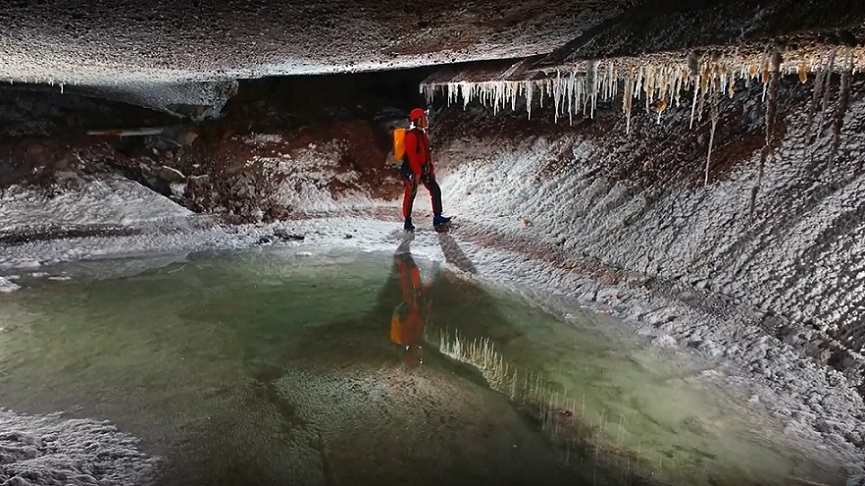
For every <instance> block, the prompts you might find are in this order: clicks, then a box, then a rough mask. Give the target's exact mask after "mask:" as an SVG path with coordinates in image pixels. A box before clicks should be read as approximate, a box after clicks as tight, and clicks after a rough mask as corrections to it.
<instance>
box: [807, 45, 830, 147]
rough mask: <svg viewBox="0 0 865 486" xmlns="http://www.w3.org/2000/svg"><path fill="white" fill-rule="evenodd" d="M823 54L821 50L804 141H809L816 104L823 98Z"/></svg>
mask: <svg viewBox="0 0 865 486" xmlns="http://www.w3.org/2000/svg"><path fill="white" fill-rule="evenodd" d="M823 55H824V52H823V50H822V49H821V51H820V60H819V62H818V64H817V77H816V78H815V79H814V93H813V95H812V96H811V104H810V105H809V106H808V125H807V127H806V128H805V140H806V141H808V142H810V141H811V130H812V128H813V126H814V115H815V114H816V112H817V103H818V102H819V101H820V99H821V98H822V97H823V85H824V83H825V79H826V70H825V66H824V65H823V62H824V58H823Z"/></svg>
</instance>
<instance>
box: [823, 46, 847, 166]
mask: <svg viewBox="0 0 865 486" xmlns="http://www.w3.org/2000/svg"><path fill="white" fill-rule="evenodd" d="M852 77H853V49H851V48H849V47H848V48H847V55H846V59H845V62H844V71H842V72H841V85H840V87H839V88H838V89H839V93H840V94H839V99H838V108H837V109H836V110H835V120H834V122H833V123H832V150H831V152H830V153H829V161H828V163H827V165H828V167H827V169H826V170H827V172H828V171H831V170H832V164H833V163H834V161H835V155H836V154H837V153H838V147H839V146H840V145H841V129H842V128H843V127H844V115H846V114H847V106H848V105H849V104H850V87H851V85H852V80H851V78H852Z"/></svg>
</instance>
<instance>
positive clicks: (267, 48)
mask: <svg viewBox="0 0 865 486" xmlns="http://www.w3.org/2000/svg"><path fill="white" fill-rule="evenodd" d="M863 24H865V2H862V1H861V0H774V1H770V2H767V1H760V0H729V1H725V0H603V1H600V0H572V1H560V2H555V1H548V0H527V1H522V2H513V1H510V0H481V1H458V2H457V1H452V0H446V1H436V2H406V1H402V0H400V1H394V0H306V1H299V0H289V1H285V0H247V1H237V0H226V1H222V2H208V1H201V0H170V1H169V0H159V1H154V2H138V1H131V0H102V1H89V0H72V1H68V0H67V1H60V0H19V1H10V2H7V3H6V5H5V6H4V9H3V10H2V11H0V80H4V81H7V82H27V83H41V84H49V85H55V86H57V89H72V90H78V91H79V92H82V93H85V94H87V93H90V94H96V95H99V96H103V97H106V98H115V99H121V100H124V101H129V102H133V103H136V104H140V105H144V106H149V107H154V108H161V109H165V108H166V107H170V106H179V105H199V106H200V105H210V106H214V107H216V108H217V109H218V108H219V107H220V106H221V103H224V101H225V100H226V99H227V98H228V97H229V96H230V95H231V94H232V90H233V85H232V82H233V80H235V79H240V78H256V77H262V76H268V75H292V74H319V73H331V72H352V71H364V70H380V69H397V68H408V67H416V66H428V65H440V64H451V63H461V62H468V61H483V60H494V59H515V58H516V59H519V58H526V57H532V56H536V61H537V62H536V63H535V64H534V65H533V67H535V68H541V67H546V68H550V67H556V66H559V65H563V64H567V63H569V62H573V61H574V60H577V59H586V58H603V57H607V56H642V55H645V54H647V53H657V52H668V53H673V54H672V55H675V56H680V57H683V56H685V55H687V52H688V51H689V50H691V49H695V48H701V47H713V48H717V47H718V46H720V47H721V48H730V47H732V46H738V45H749V44H751V45H753V44H760V43H766V42H768V41H772V40H777V39H781V40H783V41H784V42H794V43H796V42H798V43H802V42H806V43H807V42H815V41H826V40H827V39H828V40H829V41H831V42H833V43H840V44H845V43H846V44H855V43H857V42H859V41H861V40H862V38H863V36H862V31H863V29H862V26H863Z"/></svg>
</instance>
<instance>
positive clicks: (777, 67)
mask: <svg viewBox="0 0 865 486" xmlns="http://www.w3.org/2000/svg"><path fill="white" fill-rule="evenodd" d="M782 61H783V59H782V57H781V51H780V49H779V48H778V47H776V48H775V52H774V53H773V55H772V71H771V73H770V75H769V79H768V83H767V84H768V89H765V88H764V91H765V90H768V94H769V100H768V103H767V105H766V143H765V145H764V146H763V149H762V150H761V151H760V162H759V164H758V166H757V183H756V184H755V185H754V188H753V189H752V190H751V204H750V208H749V210H748V213H749V218H750V219H751V220H752V221H753V219H754V211H755V208H756V207H757V196H758V194H759V192H760V186H761V185H762V184H763V172H764V169H765V166H766V161H767V160H768V158H769V156H770V155H772V147H773V145H774V142H775V119H776V117H777V113H778V101H779V97H780V95H781V63H782ZM764 79H766V78H765V76H764Z"/></svg>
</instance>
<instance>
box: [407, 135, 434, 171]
mask: <svg viewBox="0 0 865 486" xmlns="http://www.w3.org/2000/svg"><path fill="white" fill-rule="evenodd" d="M405 154H406V156H407V157H408V166H409V168H411V171H412V173H414V175H415V176H416V177H420V175H421V174H423V172H424V170H423V169H424V165H427V164H429V173H430V174H432V173H433V171H432V169H433V167H432V156H431V155H430V149H429V137H428V136H427V134H426V132H424V131H423V130H418V129H417V128H415V129H412V130H409V131H408V132H407V133H406V134H405Z"/></svg>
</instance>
